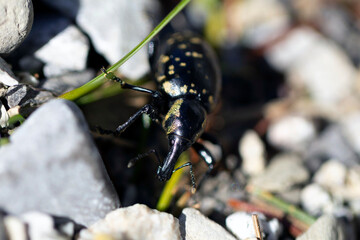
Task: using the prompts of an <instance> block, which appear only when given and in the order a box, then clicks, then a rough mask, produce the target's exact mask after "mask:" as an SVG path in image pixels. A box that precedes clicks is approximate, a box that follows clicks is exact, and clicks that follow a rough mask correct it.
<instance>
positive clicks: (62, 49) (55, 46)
mask: <svg viewBox="0 0 360 240" xmlns="http://www.w3.org/2000/svg"><path fill="white" fill-rule="evenodd" d="M88 51H89V41H88V39H87V38H86V36H85V35H84V34H83V33H82V32H81V31H80V30H79V29H78V28H77V27H75V26H73V25H70V26H68V27H67V28H65V29H64V30H63V31H62V32H60V33H59V34H58V35H56V36H55V37H53V38H52V39H51V40H50V41H49V42H48V43H46V44H45V45H44V46H43V47H41V48H40V49H39V50H37V51H36V52H35V56H36V57H37V58H38V59H40V60H41V61H43V62H44V63H45V66H44V74H45V76H47V77H51V76H57V75H62V74H63V73H66V72H72V71H82V70H84V69H85V67H86V62H87V55H88Z"/></svg>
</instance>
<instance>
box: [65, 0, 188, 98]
mask: <svg viewBox="0 0 360 240" xmlns="http://www.w3.org/2000/svg"><path fill="white" fill-rule="evenodd" d="M189 2H190V0H182V1H181V2H180V3H179V4H178V5H176V7H175V8H174V9H173V10H172V11H171V12H170V13H169V14H168V15H167V16H166V17H165V18H164V19H163V20H162V21H161V22H160V23H159V25H157V26H156V27H155V28H154V30H152V31H151V33H150V34H149V35H148V36H147V37H146V38H145V39H144V40H142V41H141V42H140V43H139V44H138V45H137V46H136V47H135V48H134V49H132V50H131V51H130V52H129V53H128V54H126V55H125V56H124V57H123V58H122V59H120V60H119V61H118V62H117V63H115V64H114V65H112V66H111V67H109V68H108V69H107V71H108V72H112V71H114V70H116V69H118V68H119V67H120V66H121V65H122V64H124V63H125V62H126V61H127V60H128V59H129V58H131V57H132V56H133V55H134V54H135V53H137V52H138V51H139V50H140V49H141V48H142V47H143V46H144V45H145V44H147V43H148V42H149V41H150V40H151V39H152V38H153V37H154V36H155V35H156V34H158V33H159V32H160V31H161V30H162V29H163V28H164V27H165V26H166V24H168V23H169V22H170V21H171V19H173V18H174V17H175V16H176V15H177V14H178V13H179V12H180V11H181V10H182V9H183V8H184V7H185V6H186V5H187V4H188V3H189ZM105 81H106V78H105V74H104V73H102V74H100V75H99V76H97V77H95V78H94V79H92V80H91V81H89V82H88V83H86V84H84V85H83V86H81V87H79V88H77V89H74V90H72V91H70V92H67V93H64V94H63V95H61V96H60V98H63V99H67V100H71V101H74V100H76V99H78V98H80V97H82V96H84V95H86V94H87V93H89V92H91V91H93V90H95V89H97V88H98V87H100V86H101V85H102V84H103V83H104V82H105Z"/></svg>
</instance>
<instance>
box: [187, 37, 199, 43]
mask: <svg viewBox="0 0 360 240" xmlns="http://www.w3.org/2000/svg"><path fill="white" fill-rule="evenodd" d="M190 42H191V43H193V44H199V43H201V39H200V38H198V37H193V38H191V39H190Z"/></svg>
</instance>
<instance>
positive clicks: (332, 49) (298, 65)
mask: <svg viewBox="0 0 360 240" xmlns="http://www.w3.org/2000/svg"><path fill="white" fill-rule="evenodd" d="M267 58H268V60H269V62H270V63H272V64H273V65H274V66H275V67H277V68H278V69H280V70H282V71H285V72H287V74H288V79H289V80H288V81H289V83H290V85H291V86H292V88H295V89H297V90H299V89H304V90H305V91H304V94H310V96H311V97H312V100H313V101H314V102H315V103H316V104H317V105H318V106H321V107H323V108H325V109H331V108H334V107H338V106H337V105H336V104H339V103H340V101H341V100H343V99H344V98H346V97H348V96H349V95H350V93H351V91H352V89H353V85H354V83H355V79H356V69H355V67H354V65H353V64H352V63H351V60H350V59H349V57H348V56H347V55H346V53H345V52H344V51H343V50H342V49H341V48H339V47H338V46H337V45H336V44H335V43H333V42H332V41H330V40H329V39H326V38H324V37H323V36H322V35H321V34H319V33H318V32H316V31H315V30H313V29H311V28H309V27H300V28H296V29H295V30H293V31H291V32H290V33H289V34H288V35H287V37H286V38H284V39H283V40H282V41H279V42H278V43H277V44H275V45H274V46H273V47H272V48H270V49H269V51H268V52H267ZM322 110H323V109H322Z"/></svg>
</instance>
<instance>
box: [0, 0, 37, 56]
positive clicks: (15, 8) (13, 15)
mask: <svg viewBox="0 0 360 240" xmlns="http://www.w3.org/2000/svg"><path fill="white" fill-rule="evenodd" d="M33 17H34V12H33V6H32V2H31V0H16V1H8V0H0V32H1V34H0V54H7V53H10V52H11V51H12V50H14V49H15V48H16V47H17V46H18V45H19V44H21V43H22V41H23V40H24V39H25V38H26V36H27V35H28V33H29V32H30V30H31V26H32V22H33Z"/></svg>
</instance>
